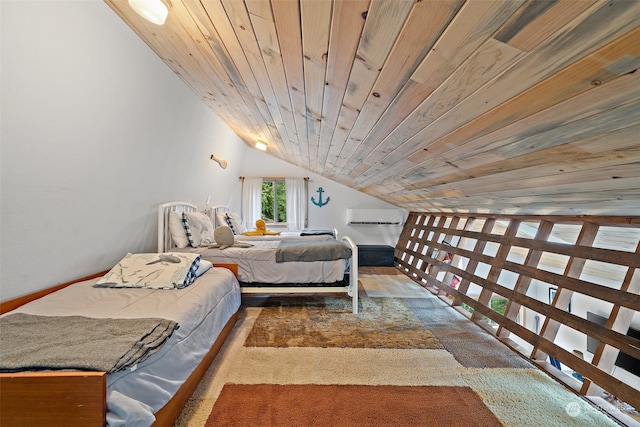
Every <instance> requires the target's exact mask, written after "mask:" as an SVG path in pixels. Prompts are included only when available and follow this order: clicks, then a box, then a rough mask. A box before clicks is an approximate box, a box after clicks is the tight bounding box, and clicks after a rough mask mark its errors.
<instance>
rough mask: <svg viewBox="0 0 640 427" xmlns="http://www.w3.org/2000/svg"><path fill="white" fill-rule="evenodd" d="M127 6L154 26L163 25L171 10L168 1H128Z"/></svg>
mask: <svg viewBox="0 0 640 427" xmlns="http://www.w3.org/2000/svg"><path fill="white" fill-rule="evenodd" d="M129 6H131V8H132V9H133V10H135V11H136V13H137V14H138V15H140V16H142V17H143V18H144V19H146V20H147V21H149V22H153V23H154V24H156V25H162V24H164V21H165V20H166V19H167V15H169V9H171V1H169V0H129Z"/></svg>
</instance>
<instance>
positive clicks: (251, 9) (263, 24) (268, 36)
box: [246, 0, 302, 165]
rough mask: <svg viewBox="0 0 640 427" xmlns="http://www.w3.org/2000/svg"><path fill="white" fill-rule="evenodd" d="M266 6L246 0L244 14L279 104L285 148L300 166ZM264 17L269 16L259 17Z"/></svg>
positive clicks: (281, 67)
mask: <svg viewBox="0 0 640 427" xmlns="http://www.w3.org/2000/svg"><path fill="white" fill-rule="evenodd" d="M265 4H266V2H264V1H260V0H248V1H246V5H247V12H248V13H249V19H250V20H251V25H252V27H253V31H254V34H255V37H256V40H257V42H258V46H260V54H261V56H262V60H263V62H264V65H265V69H266V71H267V75H268V76H269V81H270V82H271V87H272V88H273V92H274V94H275V96H276V99H277V102H278V108H279V110H280V113H281V115H282V119H283V122H284V127H285V128H286V129H287V136H288V139H286V140H285V145H289V146H290V149H291V152H292V153H293V161H294V163H295V164H298V165H299V164H301V163H302V158H301V151H300V146H299V144H298V143H297V141H298V135H297V129H296V121H295V119H294V117H293V107H292V105H291V99H290V97H289V91H288V89H287V87H288V86H287V79H286V76H285V71H284V63H283V58H282V55H281V53H280V45H279V42H278V33H277V30H276V26H275V22H274V20H273V15H272V14H271V8H270V6H269V8H268V9H267V8H266V7H265V6H266V5H265ZM267 14H268V17H263V16H261V15H267Z"/></svg>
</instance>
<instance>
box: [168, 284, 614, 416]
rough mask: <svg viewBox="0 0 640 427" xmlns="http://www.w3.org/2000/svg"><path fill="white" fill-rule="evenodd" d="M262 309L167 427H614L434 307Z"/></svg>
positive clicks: (381, 302) (294, 305) (322, 301)
mask: <svg viewBox="0 0 640 427" xmlns="http://www.w3.org/2000/svg"><path fill="white" fill-rule="evenodd" d="M262 305H263V306H261V307H244V308H242V309H241V316H240V321H239V323H238V325H237V326H236V328H235V329H234V332H233V333H232V336H231V339H230V340H228V341H227V343H226V344H225V346H223V350H222V352H221V353H222V358H221V359H217V360H216V362H215V363H214V364H213V365H212V367H211V368H210V370H209V372H208V373H207V376H205V379H204V380H203V382H202V383H201V387H199V389H198V390H196V393H194V396H193V397H192V399H191V401H190V402H189V405H188V406H187V408H186V409H185V411H183V414H182V415H181V418H180V419H179V420H178V422H177V423H176V426H178V427H183V426H185V427H202V426H203V425H207V426H247V425H251V426H260V425H264V426H307V425H320V426H349V425H360V426H367V425H371V426H373V425H375V426H378V425H389V426H391V425H393V426H405V425H406V426H412V425H422V426H425V425H433V426H443V425H456V426H465V425H504V426H508V427H511V426H513V427H527V426H531V427H534V426H535V427H539V426H558V425H562V426H585V425H589V426H611V427H613V426H617V425H618V424H617V423H615V422H613V421H612V420H611V419H609V418H608V417H607V416H606V415H604V414H603V413H601V412H600V411H598V410H597V409H596V408H595V407H593V406H591V405H589V404H588V403H587V402H586V401H585V400H584V399H582V398H580V397H578V396H576V395H575V394H573V393H572V392H570V391H569V390H567V389H566V388H564V387H563V386H562V385H560V384H559V383H557V382H556V381H555V380H553V379H552V378H550V377H549V376H547V375H546V374H545V373H543V372H541V371H540V370H538V369H537V368H535V367H534V366H532V365H531V364H529V363H528V362H527V361H525V360H524V359H523V358H522V357H520V356H519V355H517V354H515V353H513V352H512V351H511V350H510V349H509V348H507V347H506V346H504V345H503V344H502V343H500V342H499V341H497V340H496V339H495V338H494V337H491V336H490V335H489V334H487V333H486V331H484V330H483V329H481V328H479V327H478V326H476V325H473V324H472V323H470V322H469V320H468V319H466V318H465V317H464V316H462V315H460V313H457V312H456V311H455V310H453V309H452V308H450V307H448V306H446V304H445V303H444V302H442V301H440V300H439V299H437V298H433V297H427V298H424V299H417V298H368V297H363V298H362V300H361V310H362V311H361V313H360V314H359V315H353V314H352V313H351V310H350V301H349V300H348V299H346V298H341V297H298V296H296V297H293V298H269V299H268V300H267V301H265V302H264V303H263V304H262ZM407 337H410V338H407Z"/></svg>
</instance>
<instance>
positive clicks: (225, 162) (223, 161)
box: [211, 154, 229, 169]
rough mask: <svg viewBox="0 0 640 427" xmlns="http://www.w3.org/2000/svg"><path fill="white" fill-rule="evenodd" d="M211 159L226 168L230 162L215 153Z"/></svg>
mask: <svg viewBox="0 0 640 427" xmlns="http://www.w3.org/2000/svg"><path fill="white" fill-rule="evenodd" d="M211 160H213V161H214V162H216V163H218V164H219V165H220V167H221V168H222V169H226V168H227V165H228V164H229V162H227V161H226V160H225V159H223V158H221V157H218V156H216V155H215V154H212V155H211Z"/></svg>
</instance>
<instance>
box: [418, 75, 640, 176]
mask: <svg viewBox="0 0 640 427" xmlns="http://www.w3.org/2000/svg"><path fill="white" fill-rule="evenodd" d="M637 97H640V74H636V73H633V74H626V75H623V76H620V77H618V78H616V79H613V80H612V81H610V82H607V83H606V84H602V85H599V86H596V87H594V88H593V90H588V91H585V92H582V93H580V94H578V95H576V96H574V97H571V98H569V99H567V100H565V101H562V102H560V103H558V104H555V105H553V106H551V107H549V108H546V109H544V110H541V111H539V112H537V113H535V114H532V115H530V116H527V117H525V118H523V119H521V120H518V121H515V122H513V123H511V124H510V125H507V126H504V127H502V128H500V129H497V130H495V131H493V132H491V133H489V134H486V135H484V136H481V137H479V138H476V139H474V140H471V141H469V142H467V143H465V144H460V145H457V146H455V147H453V148H451V149H449V150H448V151H445V152H443V153H442V154H440V155H436V154H434V155H432V156H431V158H430V159H429V160H428V161H420V159H421V157H418V156H415V157H414V156H410V157H409V159H410V160H411V161H413V162H415V163H416V164H418V163H420V165H421V166H422V167H426V168H427V169H430V168H431V165H432V164H433V163H432V162H433V160H435V159H438V160H439V161H440V162H442V161H445V160H446V161H450V162H454V163H456V165H457V166H458V167H460V168H462V169H468V168H466V167H464V165H463V164H461V163H460V162H461V161H464V160H466V159H471V158H475V157H477V156H479V155H482V154H483V153H484V152H485V151H487V150H489V149H490V147H499V146H502V145H506V144H510V143H511V142H515V141H517V140H519V139H522V138H527V137H529V136H531V135H533V134H536V133H540V132H545V131H547V130H549V129H551V128H553V127H555V126H558V125H560V124H562V123H569V122H572V121H575V120H578V119H580V118H583V117H586V116H589V115H593V114H594V113H595V112H598V111H604V110H608V109H610V108H613V107H615V106H617V105H620V104H621V103H626V102H627V101H628V100H630V99H633V98H637Z"/></svg>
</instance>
